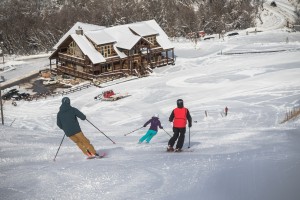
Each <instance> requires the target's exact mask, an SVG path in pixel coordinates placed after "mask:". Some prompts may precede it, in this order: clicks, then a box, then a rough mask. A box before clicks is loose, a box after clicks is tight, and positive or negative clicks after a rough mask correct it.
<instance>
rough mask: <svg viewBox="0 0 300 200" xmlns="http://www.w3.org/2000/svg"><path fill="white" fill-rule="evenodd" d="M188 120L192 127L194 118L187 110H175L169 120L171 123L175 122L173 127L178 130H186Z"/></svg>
mask: <svg viewBox="0 0 300 200" xmlns="http://www.w3.org/2000/svg"><path fill="white" fill-rule="evenodd" d="M187 120H188V122H189V127H191V126H192V118H191V115H190V112H189V110H188V109H187V108H184V107H183V108H175V109H174V110H173V112H172V114H171V116H170V118H169V121H170V122H172V121H173V126H174V127H176V128H185V127H186V123H187Z"/></svg>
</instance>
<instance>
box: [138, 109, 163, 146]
mask: <svg viewBox="0 0 300 200" xmlns="http://www.w3.org/2000/svg"><path fill="white" fill-rule="evenodd" d="M149 123H151V125H150V128H149V130H148V131H147V133H146V134H145V135H144V136H143V137H141V139H140V140H139V144H140V143H142V142H143V141H144V140H146V143H149V142H150V140H151V139H152V138H153V137H154V136H155V135H156V133H157V127H159V128H160V129H163V127H162V126H161V124H160V121H159V119H158V114H155V115H154V116H153V117H152V118H151V119H150V120H149V121H147V122H146V123H145V124H144V127H146V126H147V125H148V124H149Z"/></svg>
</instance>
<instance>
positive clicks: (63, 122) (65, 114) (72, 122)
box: [57, 97, 99, 157]
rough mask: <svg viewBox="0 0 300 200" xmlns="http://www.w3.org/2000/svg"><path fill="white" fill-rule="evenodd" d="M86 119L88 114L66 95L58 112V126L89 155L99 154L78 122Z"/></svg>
mask: <svg viewBox="0 0 300 200" xmlns="http://www.w3.org/2000/svg"><path fill="white" fill-rule="evenodd" d="M77 118H80V119H81V120H85V119H86V116H85V115H84V114H83V113H82V112H80V111H79V110H78V109H77V108H74V107H72V106H71V105H70V99H69V98H68V97H64V98H63V99H62V104H61V106H60V108H59V112H58V113H57V126H58V127H59V128H60V129H62V130H63V131H64V132H65V134H66V136H67V137H69V138H70V139H71V140H72V141H73V142H75V144H76V145H77V146H78V147H79V148H80V149H81V151H82V152H83V153H84V154H85V155H87V156H88V157H95V156H99V155H98V154H97V152H96V150H95V149H94V147H93V145H92V144H91V143H90V141H89V140H88V139H87V138H86V137H85V136H84V134H83V133H82V131H81V128H80V126H79V123H78V119H77Z"/></svg>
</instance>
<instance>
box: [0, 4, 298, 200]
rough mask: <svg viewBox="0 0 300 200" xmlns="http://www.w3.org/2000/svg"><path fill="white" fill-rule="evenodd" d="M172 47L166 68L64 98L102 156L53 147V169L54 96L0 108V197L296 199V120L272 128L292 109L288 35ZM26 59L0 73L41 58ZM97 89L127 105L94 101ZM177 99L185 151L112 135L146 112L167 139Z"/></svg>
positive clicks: (293, 77)
mask: <svg viewBox="0 0 300 200" xmlns="http://www.w3.org/2000/svg"><path fill="white" fill-rule="evenodd" d="M280 2H281V1H280ZM280 2H279V3H280ZM282 2H283V1H282ZM278 19H279V18H278ZM279 24H280V20H279V21H278V22H277V21H276V20H275V22H274V23H273V25H271V23H269V25H270V26H268V27H269V28H276V29H277V28H279V27H280V26H279ZM268 27H266V29H268ZM174 45H175V51H176V54H177V56H178V57H177V59H176V65H175V66H165V67H162V68H158V69H155V70H154V73H153V74H152V75H151V76H149V77H146V78H142V79H135V80H131V81H128V82H124V83H121V84H116V85H112V86H109V87H107V88H103V89H99V88H96V87H91V88H88V89H86V90H82V91H79V92H77V93H73V94H70V95H68V97H69V98H70V99H71V103H72V105H73V106H75V107H77V108H79V109H80V110H81V111H82V112H84V113H85V114H86V115H87V118H88V119H89V120H90V121H91V122H92V123H93V124H95V125H96V126H97V127H98V128H99V129H100V130H101V131H103V132H104V133H105V134H107V135H108V136H109V137H111V138H112V139H113V140H114V141H115V142H116V144H113V143H112V142H111V141H110V140H108V139H107V138H106V137H104V136H103V135H102V134H101V133H99V132H98V131H97V130H96V129H95V128H94V127H93V126H92V125H91V124H89V123H88V122H87V121H80V125H81V127H82V130H83V132H84V133H85V135H86V136H87V137H88V138H89V139H90V140H91V142H92V144H93V145H94V146H95V148H96V149H97V150H98V151H99V152H106V153H107V157H106V158H103V159H100V160H86V159H85V157H84V155H82V153H81V152H80V150H79V149H78V148H77V147H76V145H75V144H74V143H73V142H71V141H70V139H68V138H65V139H64V141H63V144H62V146H61V148H60V151H59V153H58V156H57V158H56V162H53V158H54V156H55V154H56V152H57V150H58V147H59V144H60V142H61V140H62V138H63V132H62V131H61V130H60V129H58V127H57V126H56V114H57V112H58V110H59V106H60V104H61V98H62V97H51V98H47V99H44V100H38V101H32V102H18V106H16V107H15V106H12V105H11V102H9V101H6V102H4V115H5V126H1V127H0V137H1V140H0V177H1V179H0V199H1V200H2V199H3V200H10V199H30V200H32V199H37V200H40V199H53V200H54V199H63V200H69V199H80V200H82V199H84V200H89V199H109V200H123V199H132V200H133V199H137V200H141V199H145V200H149V199H155V200H165V199H172V200H182V199H189V200H194V199H195V200H198V199H205V200H241V199H242V200H248V199H249V200H253V199H259V200H282V199H287V200H298V199H299V197H300V190H299V185H300V175H299V172H298V171H299V168H300V153H299V152H300V146H299V142H300V135H299V127H300V119H299V118H298V119H295V120H293V121H290V122H288V123H285V124H280V122H281V121H282V120H283V118H284V116H285V113H286V111H287V110H289V109H291V108H293V107H298V106H300V99H299V98H300V79H299V76H300V68H299V66H300V59H299V57H300V51H299V49H300V34H299V33H288V32H285V31H283V30H281V29H279V30H272V31H266V32H262V33H257V34H249V35H246V31H241V32H240V35H238V36H235V37H232V38H225V39H224V40H218V39H215V40H208V41H201V42H199V43H198V44H197V45H196V46H195V45H194V44H191V43H189V42H187V41H185V40H176V41H174ZM239 53H242V54H239ZM28 62H29V61H27V62H26V63H25V64H22V65H19V66H16V68H17V69H16V70H14V71H12V72H7V73H6V74H5V76H6V75H8V76H10V78H14V76H15V73H17V72H20V71H22V69H23V68H26V70H29V71H30V68H29V66H33V67H39V66H42V65H43V64H44V63H46V62H47V59H46V58H45V59H44V60H43V59H38V60H36V61H30V65H28ZM28 68H29V69H28ZM106 89H113V90H114V91H115V92H122V93H126V92H128V93H129V94H130V95H131V96H129V97H127V98H124V99H121V100H119V101H115V102H99V101H94V96H96V95H98V94H100V93H101V92H102V91H103V90H106ZM178 98H182V99H183V100H184V103H185V106H186V107H187V108H189V110H190V112H191V115H192V118H193V126H192V128H191V129H190V130H187V134H186V139H185V144H184V149H185V150H187V152H182V153H167V152H165V149H166V146H167V143H168V140H169V136H168V134H167V133H165V132H164V131H163V130H159V132H158V134H157V135H156V136H155V137H154V138H153V140H152V141H151V143H150V144H137V142H138V139H139V138H140V137H141V136H142V135H143V134H144V133H145V132H146V131H147V128H144V129H141V130H139V131H136V132H134V133H132V134H130V135H128V136H124V134H125V133H129V132H130V131H132V130H135V129H137V128H139V127H141V126H142V125H143V124H144V123H145V122H146V121H147V120H148V119H149V118H150V117H151V116H152V115H153V114H154V113H158V114H159V115H160V120H161V122H162V125H163V127H164V129H165V130H166V131H167V132H168V133H170V134H171V133H172V127H171V125H170V123H169V122H168V118H169V115H170V113H171V111H172V109H173V108H175V106H176V100H177V99H178ZM225 106H227V107H228V108H229V114H228V116H227V117H225V116H224V114H223V110H224V108H225ZM205 111H206V112H207V114H208V116H207V117H206V116H205ZM189 133H190V134H189ZM189 135H190V147H191V148H190V149H188V145H189V137H188V136H189ZM190 151H191V152H190Z"/></svg>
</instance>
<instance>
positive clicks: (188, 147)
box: [188, 127, 191, 148]
mask: <svg viewBox="0 0 300 200" xmlns="http://www.w3.org/2000/svg"><path fill="white" fill-rule="evenodd" d="M190 147H191V129H190V127H189V147H188V148H190Z"/></svg>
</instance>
